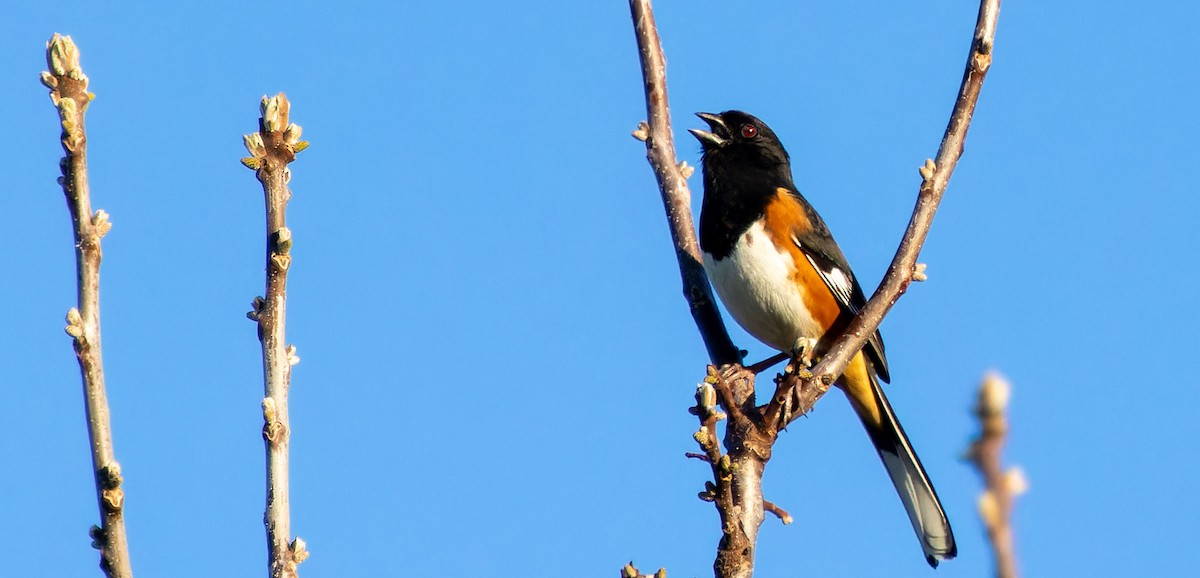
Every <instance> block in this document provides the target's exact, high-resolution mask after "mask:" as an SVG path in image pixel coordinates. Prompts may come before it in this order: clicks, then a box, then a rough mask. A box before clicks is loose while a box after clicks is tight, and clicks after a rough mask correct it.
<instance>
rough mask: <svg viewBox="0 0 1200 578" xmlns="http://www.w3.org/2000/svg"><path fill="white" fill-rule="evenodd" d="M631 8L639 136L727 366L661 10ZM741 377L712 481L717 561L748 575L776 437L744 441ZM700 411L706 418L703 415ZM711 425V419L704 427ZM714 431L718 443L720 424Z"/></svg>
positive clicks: (727, 342)
mask: <svg viewBox="0 0 1200 578" xmlns="http://www.w3.org/2000/svg"><path fill="white" fill-rule="evenodd" d="M629 10H630V13H631V15H632V18H633V25H634V33H635V36H636V38H637V44H638V55H639V58H640V61H641V68H642V80H643V84H644V88H645V94H646V118H647V121H648V122H647V123H643V124H642V125H640V126H639V127H638V129H637V130H636V131H634V136H635V137H636V138H638V139H640V140H643V141H645V143H646V158H647V160H648V161H649V162H650V167H651V168H652V169H653V170H654V175H655V178H656V179H657V180H658V186H659V191H660V192H661V194H662V201H663V208H664V209H665V210H666V215H667V223H668V225H669V227H670V230H671V239H672V241H673V244H674V247H675V257H676V260H677V261H678V264H679V273H680V277H681V279H682V281H683V295H684V298H685V299H687V302H688V307H689V309H690V310H691V312H692V319H693V320H694V321H695V323H696V328H697V329H698V330H699V331H700V336H701V338H702V339H703V340H704V345H705V348H706V349H707V350H708V356H709V359H710V360H711V361H712V363H713V365H716V366H718V367H723V366H727V365H731V364H739V363H741V360H742V359H741V352H740V351H739V350H738V348H737V347H735V346H734V345H733V341H732V340H731V339H730V338H729V333H728V332H727V331H726V329H725V323H724V321H723V320H722V319H721V315H720V313H719V312H718V311H717V307H716V302H715V300H714V299H713V294H712V289H711V287H710V286H709V283H708V276H707V275H706V274H705V272H704V267H703V265H702V264H701V262H702V261H701V256H700V244H699V242H698V241H697V239H696V230H695V226H694V224H693V222H692V203H691V191H690V190H689V189H688V186H687V175H688V174H690V173H691V169H690V168H688V167H687V166H686V165H685V164H681V163H679V162H678V160H677V158H676V156H675V138H674V136H673V134H672V132H671V111H670V107H669V106H668V102H667V72H666V58H665V57H664V56H663V49H662V41H661V39H660V38H659V36H658V28H657V27H656V26H655V24H654V12H653V10H652V9H651V7H650V2H649V0H630V2H629ZM742 383H744V384H745V387H740V388H739V389H738V390H736V391H734V392H733V395H729V396H727V395H726V390H722V391H721V394H722V405H723V406H724V407H725V409H726V411H728V412H729V413H730V418H729V421H728V422H727V427H726V430H725V447H727V448H731V451H730V453H729V454H727V455H724V456H720V459H716V460H713V461H712V467H713V475H714V479H715V480H716V481H717V484H715V485H714V486H713V488H714V489H713V490H712V492H713V493H714V496H713V500H712V501H713V502H715V503H716V506H717V512H718V514H719V515H720V516H721V529H722V536H721V541H720V543H719V544H718V547H717V559H716V561H715V562H714V563H713V569H714V572H715V573H716V575H717V576H720V577H722V578H733V577H738V578H748V577H749V576H750V575H751V574H752V573H753V571H754V549H755V543H756V542H757V538H758V529H759V527H760V526H761V525H762V521H763V517H764V514H763V500H762V491H761V488H762V472H763V469H764V468H765V467H766V460H767V459H768V458H769V457H770V451H769V450H770V445H769V444H767V446H766V452H765V453H764V452H763V451H759V450H761V449H762V446H761V443H753V442H751V443H741V441H742V440H746V439H747V438H756V437H757V436H758V431H757V429H756V428H755V427H754V424H753V421H752V420H750V419H748V418H747V417H746V415H744V413H743V412H742V411H741V410H740V409H739V408H740V406H741V405H742V404H741V403H738V402H737V400H736V398H738V397H740V398H741V399H742V401H748V402H750V403H751V404H752V403H753V391H754V390H753V375H750V376H749V378H748V379H747V380H745V381H743V382H742ZM726 397H730V398H734V399H730V400H728V405H725V402H726V401H727V400H726V399H725V398H726ZM701 419H702V423H704V421H703V420H704V418H703V416H701ZM707 427H708V425H707V424H705V425H704V427H702V428H701V431H704V430H705V428H707ZM708 431H709V436H710V437H713V438H714V440H713V443H714V444H715V435H716V432H715V430H713V429H708ZM702 445H703V444H702ZM707 452H708V449H706V453H707ZM717 454H718V455H719V451H718V452H717Z"/></svg>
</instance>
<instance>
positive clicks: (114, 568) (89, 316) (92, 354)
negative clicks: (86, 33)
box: [42, 34, 133, 578]
mask: <svg viewBox="0 0 1200 578" xmlns="http://www.w3.org/2000/svg"><path fill="white" fill-rule="evenodd" d="M46 62H47V64H48V65H49V66H50V70H49V71H48V72H43V73H42V84H44V85H46V87H47V88H49V89H50V100H51V101H53V102H54V106H55V108H57V109H58V114H59V119H60V121H61V122H62V137H61V139H62V147H63V151H64V152H65V153H66V156H64V157H63V159H62V161H61V163H60V167H61V169H62V177H61V178H60V179H59V180H58V182H59V184H60V185H62V188H63V193H64V194H66V196H67V206H68V207H69V208H70V210H71V222H72V223H73V224H74V227H73V230H74V233H75V258H76V271H77V274H78V275H77V277H78V294H79V303H78V307H73V308H71V310H70V311H68V312H67V333H68V334H69V335H71V337H73V338H74V341H75V355H76V357H78V359H79V371H80V373H81V374H82V377H83V395H84V398H85V400H86V409H87V423H88V438H89V439H90V441H91V446H92V469H93V473H94V475H95V479H96V497H97V499H98V501H99V503H100V519H101V522H100V526H92V530H91V536H92V545H93V546H94V547H96V548H98V549H99V550H100V568H101V569H103V570H104V573H105V575H107V576H110V577H121V578H125V577H130V576H133V570H132V568H131V566H130V563H129V541H128V538H127V537H126V534H125V516H124V505H125V493H124V490H122V489H121V465H120V464H119V463H117V459H116V456H115V453H114V451H113V440H112V424H111V423H110V420H109V413H108V395H107V393H105V389H104V360H103V357H104V356H103V355H101V350H100V258H101V251H100V239H101V237H104V235H105V233H108V230H109V229H111V228H112V224H111V223H109V221H108V213H105V212H104V211H96V212H95V214H93V213H92V200H91V195H90V192H89V191H88V177H87V134H86V133H85V131H84V127H83V115H84V112H86V111H87V107H88V104H90V103H91V101H92V98H94V96H93V95H92V94H91V93H89V92H88V91H87V88H88V77H87V75H85V74H84V73H83V69H82V68H80V66H79V49H78V48H77V47H76V46H75V43H74V42H73V41H72V40H71V37H70V36H62V35H59V34H55V35H54V36H53V37H52V38H51V39H50V42H47V43H46Z"/></svg>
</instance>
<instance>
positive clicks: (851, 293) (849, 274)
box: [792, 192, 891, 383]
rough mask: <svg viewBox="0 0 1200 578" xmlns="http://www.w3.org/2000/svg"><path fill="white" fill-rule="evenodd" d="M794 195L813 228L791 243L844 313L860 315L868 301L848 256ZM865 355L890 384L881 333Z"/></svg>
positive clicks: (872, 338)
mask: <svg viewBox="0 0 1200 578" xmlns="http://www.w3.org/2000/svg"><path fill="white" fill-rule="evenodd" d="M792 194H793V195H794V196H795V197H796V198H797V199H798V200H799V201H800V204H801V205H803V206H804V210H805V211H806V212H807V213H808V220H809V222H810V223H811V224H812V228H811V229H810V230H809V231H807V232H806V233H804V234H803V235H799V236H797V235H792V241H793V242H794V243H796V246H798V247H800V250H801V251H802V252H804V255H805V256H806V257H808V261H809V262H810V263H812V266H813V267H814V268H815V269H816V270H817V272H818V273H820V275H821V279H822V280H824V281H825V286H826V287H829V291H830V292H832V293H833V296H834V297H835V298H837V302H838V305H840V306H841V308H842V311H843V312H844V313H846V314H847V315H850V316H854V315H857V314H858V311H859V310H860V309H862V307H863V306H864V305H866V304H867V298H866V296H865V295H864V294H863V290H862V286H860V285H859V284H858V279H855V278H854V271H852V270H851V269H850V264H849V263H848V262H846V256H845V255H843V254H842V250H841V249H840V248H838V246H837V243H836V242H835V241H834V240H833V235H831V234H830V233H829V228H828V227H826V226H825V222H824V221H822V220H821V217H820V215H817V212H816V211H815V210H813V208H812V206H811V205H809V204H808V201H807V200H805V199H804V197H802V196H800V194H799V193H795V192H793V193H792ZM863 351H864V352H865V353H866V354H867V357H868V358H870V360H871V362H872V364H873V365H874V367H875V372H876V374H878V375H879V379H881V380H883V382H884V383H889V382H890V381H891V376H890V375H889V374H888V366H887V357H886V355H885V354H884V350H883V336H881V335H880V334H879V331H878V330H876V331H875V334H874V335H872V336H871V337H870V339H868V340H867V344H866V345H864V346H863Z"/></svg>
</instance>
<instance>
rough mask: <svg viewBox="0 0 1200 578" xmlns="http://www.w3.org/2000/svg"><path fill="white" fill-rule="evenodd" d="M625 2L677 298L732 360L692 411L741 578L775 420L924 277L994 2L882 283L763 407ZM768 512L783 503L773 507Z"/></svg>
mask: <svg viewBox="0 0 1200 578" xmlns="http://www.w3.org/2000/svg"><path fill="white" fill-rule="evenodd" d="M629 5H630V11H631V13H632V17H633V24H634V30H635V34H636V37H637V42H638V51H639V56H640V60H641V67H642V78H643V81H644V85H645V86H644V88H645V95H646V115H647V121H648V122H646V123H642V124H641V125H639V126H638V128H637V130H635V131H634V133H633V135H634V137H636V138H638V139H639V140H642V141H644V142H645V143H646V156H647V159H648V160H649V162H650V166H651V168H652V169H653V170H654V174H655V177H656V178H657V180H658V184H659V190H660V192H661V194H662V200H663V206H664V209H665V210H666V215H667V222H668V225H669V226H670V230H671V238H672V240H673V242H674V246H675V253H676V257H677V259H678V262H679V269H680V275H681V277H682V279H683V285H684V296H685V298H686V299H687V302H688V305H689V308H690V310H691V312H692V317H693V319H694V320H695V322H696V326H697V328H698V329H699V331H700V334H701V337H702V338H703V339H704V343H705V346H706V347H707V349H708V354H709V359H710V360H711V361H712V363H713V364H714V365H717V366H734V367H723V369H722V370H721V371H720V372H717V371H714V370H713V369H711V368H710V371H709V376H708V378H706V380H705V383H706V385H707V386H710V387H711V391H712V393H709V392H707V391H703V387H705V386H701V387H702V390H701V391H700V392H698V394H697V406H696V407H695V408H694V410H693V411H694V412H695V413H696V414H697V415H698V417H699V418H700V420H701V429H700V431H699V432H698V433H697V442H698V443H700V445H701V448H702V449H703V450H704V455H705V458H706V461H708V462H709V463H710V464H712V467H713V473H714V478H715V480H714V482H709V483H708V484H707V485H706V490H705V492H702V493H701V497H702V498H703V499H706V500H708V501H712V502H714V503H715V504H716V505H717V509H718V512H719V513H720V515H721V522H722V532H723V535H722V538H721V542H720V545H719V547H718V553H717V560H716V562H715V563H714V570H715V573H716V575H717V576H718V577H721V578H726V577H734V576H737V577H749V576H750V575H751V574H752V573H753V568H754V550H755V543H756V540H757V532H758V528H759V526H760V525H761V524H762V520H763V517H764V503H765V502H766V501H765V500H764V499H763V496H762V478H761V476H762V472H763V469H764V468H765V466H766V462H767V461H768V460H769V459H770V456H771V448H772V445H773V444H774V441H775V439H776V435H777V433H778V429H779V427H780V426H782V425H786V423H787V422H789V421H791V420H792V419H795V417H797V416H799V415H803V414H804V413H805V412H807V411H808V410H809V409H811V408H812V406H813V404H815V403H816V401H817V400H818V399H819V398H820V397H821V396H822V395H824V393H825V392H826V391H827V390H828V389H829V386H830V385H831V384H832V383H833V382H834V381H835V380H836V379H837V377H838V376H839V375H841V373H842V372H843V371H844V370H845V368H846V366H847V364H848V363H849V362H850V360H851V359H852V358H853V356H854V354H855V353H857V352H858V351H859V350H860V349H862V347H863V345H864V344H865V343H866V341H867V339H868V337H869V336H870V335H871V334H873V333H874V332H875V330H876V329H877V328H878V327H879V324H880V323H881V322H882V321H883V318H884V316H885V315H886V314H887V312H888V311H889V310H890V309H891V307H892V305H894V304H895V302H896V300H897V299H899V297H900V295H902V294H903V293H904V292H905V291H906V290H907V288H908V285H909V284H910V283H912V281H914V280H923V279H924V273H923V270H922V269H923V267H921V266H920V265H919V264H918V263H917V257H918V255H919V254H920V250H921V246H922V245H923V244H924V242H925V238H926V236H927V235H928V233H929V227H930V224H931V223H932V220H933V216H934V213H936V211H937V207H938V204H939V203H940V202H941V198H942V196H943V194H944V193H945V189H946V185H947V184H948V183H949V180H950V176H951V174H952V173H953V172H954V168H955V165H956V164H957V162H958V159H959V158H960V157H961V156H962V149H963V141H964V139H965V138H966V134H967V129H968V127H969V126H970V121H971V116H972V114H973V112H974V110H975V104H976V102H977V101H978V97H979V91H980V88H981V87H982V84H983V79H984V76H985V75H986V74H987V71H988V68H989V67H990V65H991V54H992V45H993V42H994V38H995V30H996V18H997V16H998V14H999V9H1000V0H982V2H981V4H980V8H979V16H978V19H977V21H976V25H975V36H974V41H973V42H972V44H971V51H970V55H969V56H968V59H967V66H966V71H965V72H964V75H963V81H962V86H961V88H960V89H959V95H958V99H957V100H956V102H955V105H954V110H953V112H952V113H951V118H950V122H949V125H948V127H947V129H946V132H945V135H944V137H943V139H942V144H941V147H940V148H939V150H938V154H937V156H936V159H935V160H933V161H926V163H925V166H923V167H922V168H921V175H922V183H921V188H920V191H919V192H918V196H917V202H916V207H915V209H914V211H913V215H912V217H911V219H910V221H909V226H908V228H907V230H906V231H905V234H904V237H903V238H902V239H901V242H900V246H899V248H898V249H897V251H896V256H895V258H894V259H893V260H892V264H891V266H890V267H889V269H888V272H887V274H886V275H885V277H884V280H883V282H882V283H881V284H880V286H879V288H878V289H876V291H875V293H874V295H873V296H872V297H871V299H870V301H869V302H868V303H867V305H866V306H865V307H864V308H863V309H862V310H861V311H860V313H859V315H858V316H857V317H856V318H855V319H854V320H853V322H852V323H851V324H850V325H849V326H848V327H847V329H846V331H845V333H844V334H843V335H842V336H841V337H840V338H839V339H838V340H837V341H835V342H834V344H833V345H832V347H831V349H830V350H829V351H828V352H826V354H825V356H824V357H823V359H822V360H821V361H820V362H819V363H818V364H817V365H816V366H815V367H813V368H812V370H811V371H808V370H805V369H803V368H798V367H797V366H796V363H795V362H793V363H792V364H790V368H791V370H790V371H789V372H787V373H785V375H784V377H783V378H782V379H779V380H778V384H777V387H776V391H775V394H774V395H773V396H772V397H771V401H770V402H768V403H767V404H765V405H763V406H761V407H755V406H754V399H755V396H754V376H753V374H752V373H750V374H749V375H747V373H749V372H739V371H738V367H736V365H737V364H740V363H741V355H740V352H739V351H738V349H737V348H736V347H735V346H734V345H733V343H732V341H731V340H730V339H729V335H728V333H727V332H726V330H725V326H724V323H723V321H722V320H721V317H720V314H719V313H718V312H717V309H716V306H715V303H714V301H713V298H712V291H711V289H710V286H709V283H708V278H707V276H706V275H705V273H704V269H703V267H702V266H701V264H700V263H701V257H700V250H699V244H698V242H697V240H696V233H695V229H694V226H693V223H692V219H691V192H690V191H689V190H688V187H687V182H686V180H687V177H688V176H689V175H690V174H691V169H690V168H688V167H687V165H686V164H685V163H680V162H678V160H677V158H676V156H675V147H674V137H673V136H672V134H673V133H672V130H671V124H670V109H669V107H668V102H667V85H666V59H665V57H664V55H663V50H662V45H661V41H660V39H659V35H658V30H657V28H656V26H655V23H654V14H653V11H652V9H651V6H650V2H649V0H630V2H629ZM712 401H715V402H716V403H718V404H720V406H721V407H722V408H723V409H724V410H725V412H726V413H727V419H728V424H727V426H726V434H725V440H724V446H725V448H727V449H728V454H721V452H720V448H719V447H716V445H715V431H714V429H713V427H714V425H715V422H716V421H717V419H719V417H726V415H725V414H718V412H716V410H715V409H714V408H713V404H712V403H711V402H712ZM706 405H707V407H706ZM718 415H719V417H718ZM726 493H728V496H726ZM771 510H772V511H773V512H781V511H782V510H781V509H779V508H778V507H775V506H773V507H772V508H771Z"/></svg>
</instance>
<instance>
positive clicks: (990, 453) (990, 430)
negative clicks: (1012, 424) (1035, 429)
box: [967, 374, 1028, 578]
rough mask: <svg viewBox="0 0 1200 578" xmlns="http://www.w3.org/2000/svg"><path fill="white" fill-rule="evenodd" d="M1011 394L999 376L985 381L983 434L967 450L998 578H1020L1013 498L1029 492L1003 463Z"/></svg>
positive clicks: (978, 411)
mask: <svg viewBox="0 0 1200 578" xmlns="http://www.w3.org/2000/svg"><path fill="white" fill-rule="evenodd" d="M1011 390H1012V388H1011V386H1010V385H1009V384H1008V382H1007V381H1005V380H1004V378H1003V377H1000V376H999V375H996V374H990V375H987V376H985V377H984V378H983V383H982V384H981V385H980V387H979V398H978V401H977V402H976V404H975V416H976V417H977V418H979V429H980V433H979V437H978V438H976V439H975V441H973V442H971V445H970V447H969V448H967V458H968V459H969V460H970V462H971V463H972V464H973V465H974V466H975V468H976V469H977V470H978V471H979V475H980V477H982V478H983V483H984V486H985V489H984V491H983V494H981V495H980V497H979V516H980V517H981V518H983V524H984V526H985V527H986V528H987V533H988V540H989V542H991V545H992V552H993V553H994V555H995V559H996V576H997V578H1017V576H1018V571H1017V555H1016V549H1015V547H1014V546H1013V529H1012V509H1013V501H1014V498H1015V497H1016V496H1018V495H1020V494H1022V493H1024V492H1025V490H1026V489H1027V488H1028V483H1027V482H1026V481H1025V475H1024V474H1023V473H1022V472H1021V470H1020V468H1016V467H1014V468H1011V469H1009V470H1008V471H1005V470H1004V467H1003V465H1002V464H1001V459H1000V455H1001V453H1003V451H1004V441H1005V438H1007V436H1008V419H1007V418H1006V417H1005V415H1004V411H1005V408H1007V406H1008V398H1009V394H1010V392H1011Z"/></svg>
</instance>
